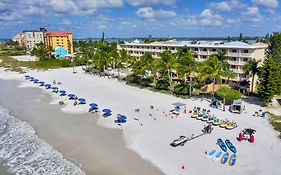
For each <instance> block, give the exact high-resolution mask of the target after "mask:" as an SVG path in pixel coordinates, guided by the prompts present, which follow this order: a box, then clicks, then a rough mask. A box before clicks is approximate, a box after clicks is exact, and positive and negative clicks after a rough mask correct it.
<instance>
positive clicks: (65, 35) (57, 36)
mask: <svg viewBox="0 0 281 175" xmlns="http://www.w3.org/2000/svg"><path fill="white" fill-rule="evenodd" d="M45 45H46V47H48V46H51V47H52V48H53V49H55V48H56V47H63V48H64V49H66V50H67V51H68V53H70V54H72V53H73V42H72V32H64V31H59V32H57V31H56V32H46V33H45Z"/></svg>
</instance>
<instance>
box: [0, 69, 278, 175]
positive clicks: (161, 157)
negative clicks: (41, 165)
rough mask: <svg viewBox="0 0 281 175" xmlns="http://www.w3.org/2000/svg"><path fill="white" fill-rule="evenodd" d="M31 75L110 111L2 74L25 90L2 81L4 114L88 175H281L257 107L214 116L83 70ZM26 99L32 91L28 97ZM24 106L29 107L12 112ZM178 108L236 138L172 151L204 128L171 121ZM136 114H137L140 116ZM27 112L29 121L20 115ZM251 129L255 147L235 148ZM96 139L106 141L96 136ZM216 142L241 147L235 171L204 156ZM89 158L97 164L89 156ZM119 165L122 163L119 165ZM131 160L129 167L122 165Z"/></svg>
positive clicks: (212, 138) (248, 102) (219, 134)
mask: <svg viewBox="0 0 281 175" xmlns="http://www.w3.org/2000/svg"><path fill="white" fill-rule="evenodd" d="M28 74H29V75H31V76H34V77H36V78H38V79H40V80H42V81H45V82H48V83H51V82H53V80H56V81H57V82H58V81H59V82H61V83H62V84H61V85H57V87H59V89H64V90H66V91H67V92H68V93H74V94H76V95H77V96H78V97H83V98H85V99H86V100H87V103H91V102H95V103H97V104H98V105H99V108H100V109H104V108H109V109H111V110H112V111H113V113H112V114H113V115H112V116H110V117H108V118H103V117H100V116H98V115H97V114H91V113H88V109H89V106H88V104H86V105H77V106H74V105H73V101H70V100H68V99H67V98H66V97H61V96H59V95H58V94H55V93H52V92H51V91H50V90H46V89H45V88H40V89H39V87H38V85H36V84H34V83H32V82H30V81H26V80H25V78H24V75H23V74H15V73H10V72H1V73H0V79H6V80H11V79H13V80H18V81H19V82H20V83H19V84H17V83H11V84H10V85H9V86H8V85H4V86H6V87H7V86H8V87H9V88H7V89H5V90H4V91H3V90H2V89H3V86H2V84H3V83H2V81H1V86H2V89H1V92H2V93H1V97H4V98H1V101H0V104H1V105H2V104H3V105H2V106H4V107H5V108H7V109H12V110H11V113H12V114H13V115H14V116H16V117H18V118H19V119H20V120H23V121H26V122H28V123H30V124H31V125H32V126H33V127H34V128H35V130H36V132H37V134H38V136H39V137H40V138H42V139H43V140H45V141H46V142H47V143H49V144H50V145H52V146H53V147H54V148H55V149H56V150H58V151H59V152H61V153H63V155H66V157H71V158H74V160H75V162H79V163H80V164H81V169H82V170H83V171H84V172H85V173H86V174H91V173H95V172H99V174H118V172H120V174H126V173H127V174H137V173H139V174H162V173H164V174H169V175H174V174H193V175H197V174H198V175H200V174H216V175H218V174H245V175H247V174H255V175H263V174H273V175H275V174H276V175H277V174H279V172H280V171H281V167H280V162H281V156H280V155H281V154H280V153H281V143H280V140H279V139H278V138H277V133H276V132H275V131H274V130H273V129H272V126H271V125H270V124H269V122H268V121H267V119H266V118H257V117H253V114H254V113H255V112H256V111H258V110H260V109H262V110H266V109H264V108H261V107H260V106H259V104H258V101H257V100H256V99H243V103H244V104H245V106H246V113H242V114H233V113H230V112H228V111H226V112H223V111H221V110H220V109H213V108H210V105H209V102H208V101H206V100H204V101H201V98H191V99H181V98H176V97H173V96H170V95H165V94H160V93H157V92H152V91H149V90H146V89H139V88H137V87H131V86H128V85H126V84H125V83H124V82H118V81H117V80H116V79H108V78H107V77H98V76H93V75H88V74H85V73H84V72H83V71H82V70H81V68H78V73H76V74H73V73H72V69H71V68H69V69H57V70H50V71H29V72H28ZM4 84H5V83H4ZM17 86H18V87H20V88H18V87H17ZM12 89H13V90H12ZM30 89H32V90H30ZM10 90H11V91H10ZM9 91H10V93H8V92H9ZM23 91H28V93H27V92H23ZM31 92H32V93H35V94H36V95H35V96H36V97H35V98H34V96H33V95H34V94H33V95H29V93H31ZM14 93H16V94H17V95H18V96H19V98H18V99H17V100H16V99H11V100H10V102H9V100H7V98H8V97H9V98H11V96H13V94H14ZM46 94H49V95H50V96H49V97H48V95H46ZM46 96H47V97H46ZM29 97H30V98H29ZM31 97H32V98H31ZM13 98H16V96H15V97H13ZM24 98H25V99H24ZM48 98H49V99H48ZM21 99H22V100H23V104H24V105H15V103H19V102H20V101H21ZM44 99H45V100H44ZM61 100H62V101H64V102H65V103H66V105H65V106H59V105H58V102H59V101H61ZM28 102H29V103H28ZM30 102H32V103H30ZM175 102H181V103H184V104H186V107H187V111H189V110H192V109H193V107H194V106H200V107H201V108H206V109H209V110H210V111H211V114H212V115H215V116H217V117H218V118H220V119H228V120H230V121H235V122H236V123H237V124H238V127H237V128H235V129H233V130H225V129H222V128H218V127H215V128H214V130H213V132H212V134H207V135H203V136H201V137H199V138H197V139H195V140H192V141H189V142H187V143H186V144H185V145H184V146H182V147H177V148H173V147H171V146H170V143H171V142H172V141H173V140H174V139H176V138H178V137H179V136H181V135H185V136H187V137H190V136H191V135H192V134H194V135H198V134H201V129H203V127H204V126H205V125H206V123H204V122H202V121H198V120H196V119H192V118H191V115H190V114H189V113H188V112H187V113H183V112H182V113H180V115H179V116H177V117H176V116H173V115H171V114H169V111H170V109H171V108H172V104H173V103H175ZM27 103H28V104H27ZM27 106H28V107H27ZM39 106H40V107H39ZM151 106H153V109H152V108H151ZM20 108H24V109H20ZM27 108H28V110H27ZM39 109H40V110H39ZM136 109H138V110H139V112H136ZM35 111H38V112H37V113H40V114H39V116H42V115H43V117H40V118H39V119H38V115H37V114H36V112H35ZM26 112H28V114H26V115H23V113H26ZM117 114H124V115H126V116H127V118H128V121H127V123H125V124H122V125H121V126H119V125H116V123H115V122H114V120H115V119H116V115H117ZM57 115H58V116H59V117H58V116H57ZM21 116H22V117H21ZM26 116H28V117H26ZM136 119H137V120H136ZM70 126H71V127H70ZM247 127H251V128H254V129H256V130H257V133H256V134H255V138H256V140H255V142H254V143H253V144H251V143H249V142H247V141H242V142H238V141H237V140H236V137H237V136H238V134H239V133H240V131H241V130H243V129H244V128H247ZM50 128H52V129H50ZM95 128H96V129H95ZM96 132H98V133H100V134H102V135H91V134H93V133H96ZM218 138H222V139H224V140H225V139H229V140H231V141H232V143H233V144H234V145H235V146H236V148H237V150H238V151H237V156H238V158H237V163H236V164H235V166H229V165H222V164H220V163H219V162H215V161H213V160H210V159H206V155H205V151H207V152H210V151H211V150H213V149H217V150H218V149H219V147H218V145H217V144H216V142H217V139H218ZM123 140H124V142H123ZM113 144H114V145H113ZM115 144H117V145H115ZM93 145H95V146H93ZM95 148H96V149H95ZM97 148H103V149H105V150H103V149H97ZM126 148H129V149H130V150H132V151H134V152H132V151H129V150H128V149H126ZM136 153H137V154H136ZM91 154H92V155H95V157H92V156H89V155H91ZM88 156H89V157H91V158H89V157H88ZM116 157H122V158H124V159H121V160H122V161H120V159H118V158H116ZM126 157H127V158H128V159H125V158H126ZM140 157H142V158H143V159H145V160H146V161H145V160H143V159H140ZM79 163H77V164H78V165H79ZM93 165H96V166H93ZM154 166H155V167H157V168H155V167H154ZM108 167H110V168H108ZM202 167H203V168H202ZM159 169H160V170H161V172H160V171H159ZM118 170H119V171H118ZM132 172H133V173H132Z"/></svg>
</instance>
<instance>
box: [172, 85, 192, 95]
mask: <svg viewBox="0 0 281 175" xmlns="http://www.w3.org/2000/svg"><path fill="white" fill-rule="evenodd" d="M174 93H175V94H177V95H188V94H189V86H188V85H184V84H177V85H175V87H174Z"/></svg>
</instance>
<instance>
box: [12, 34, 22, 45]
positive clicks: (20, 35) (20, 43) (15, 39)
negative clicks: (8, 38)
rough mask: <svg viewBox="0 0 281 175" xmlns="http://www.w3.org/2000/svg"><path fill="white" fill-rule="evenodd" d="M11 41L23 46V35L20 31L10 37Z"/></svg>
mask: <svg viewBox="0 0 281 175" xmlns="http://www.w3.org/2000/svg"><path fill="white" fill-rule="evenodd" d="M12 40H13V41H15V42H18V44H19V46H20V47H23V46H24V35H23V33H22V32H20V33H17V34H16V36H14V37H13V38H12Z"/></svg>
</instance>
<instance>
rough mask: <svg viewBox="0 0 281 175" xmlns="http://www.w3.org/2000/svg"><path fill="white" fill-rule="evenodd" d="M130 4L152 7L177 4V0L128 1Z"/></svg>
mask: <svg viewBox="0 0 281 175" xmlns="http://www.w3.org/2000/svg"><path fill="white" fill-rule="evenodd" d="M127 1H128V3H129V4H131V5H133V6H135V7H138V6H151V5H155V4H166V5H171V4H174V3H175V2H176V0H127Z"/></svg>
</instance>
